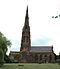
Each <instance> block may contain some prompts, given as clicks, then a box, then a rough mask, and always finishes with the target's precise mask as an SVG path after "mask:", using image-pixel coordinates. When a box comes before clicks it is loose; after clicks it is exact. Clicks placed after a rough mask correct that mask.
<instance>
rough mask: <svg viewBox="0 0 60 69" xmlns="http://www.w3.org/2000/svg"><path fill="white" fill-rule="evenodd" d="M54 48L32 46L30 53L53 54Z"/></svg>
mask: <svg viewBox="0 0 60 69" xmlns="http://www.w3.org/2000/svg"><path fill="white" fill-rule="evenodd" d="M52 51H53V46H32V47H31V50H30V52H52Z"/></svg>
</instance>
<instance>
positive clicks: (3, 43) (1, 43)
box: [0, 32, 11, 59]
mask: <svg viewBox="0 0 60 69" xmlns="http://www.w3.org/2000/svg"><path fill="white" fill-rule="evenodd" d="M10 46H11V42H10V41H9V40H8V39H7V38H6V37H5V36H4V35H3V34H2V33H1V32H0V48H1V49H2V50H3V53H4V59H5V56H6V52H7V50H8V47H10Z"/></svg>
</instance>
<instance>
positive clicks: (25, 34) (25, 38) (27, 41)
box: [20, 6, 31, 51]
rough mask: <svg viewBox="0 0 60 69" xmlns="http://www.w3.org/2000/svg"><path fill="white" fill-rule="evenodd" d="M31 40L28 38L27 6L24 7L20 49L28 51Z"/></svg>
mask: <svg viewBox="0 0 60 69" xmlns="http://www.w3.org/2000/svg"><path fill="white" fill-rule="evenodd" d="M30 48H31V40H30V26H29V17H28V6H27V9H26V16H25V23H24V26H23V29H22V39H21V48H20V51H30Z"/></svg>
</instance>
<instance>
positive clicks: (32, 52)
mask: <svg viewBox="0 0 60 69" xmlns="http://www.w3.org/2000/svg"><path fill="white" fill-rule="evenodd" d="M17 47H18V46H17ZM9 57H10V59H14V61H17V62H22V63H40V62H41V63H50V62H55V53H54V51H53V46H31V38H30V26H29V16H28V6H27V9H26V16H25V23H24V26H23V29H22V38H21V48H20V51H10V54H9Z"/></svg>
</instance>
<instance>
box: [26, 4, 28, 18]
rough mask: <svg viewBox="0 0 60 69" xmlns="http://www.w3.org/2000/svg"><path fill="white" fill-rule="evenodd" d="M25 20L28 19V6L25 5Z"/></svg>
mask: <svg viewBox="0 0 60 69" xmlns="http://www.w3.org/2000/svg"><path fill="white" fill-rule="evenodd" d="M26 18H28V5H27V9H26Z"/></svg>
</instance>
